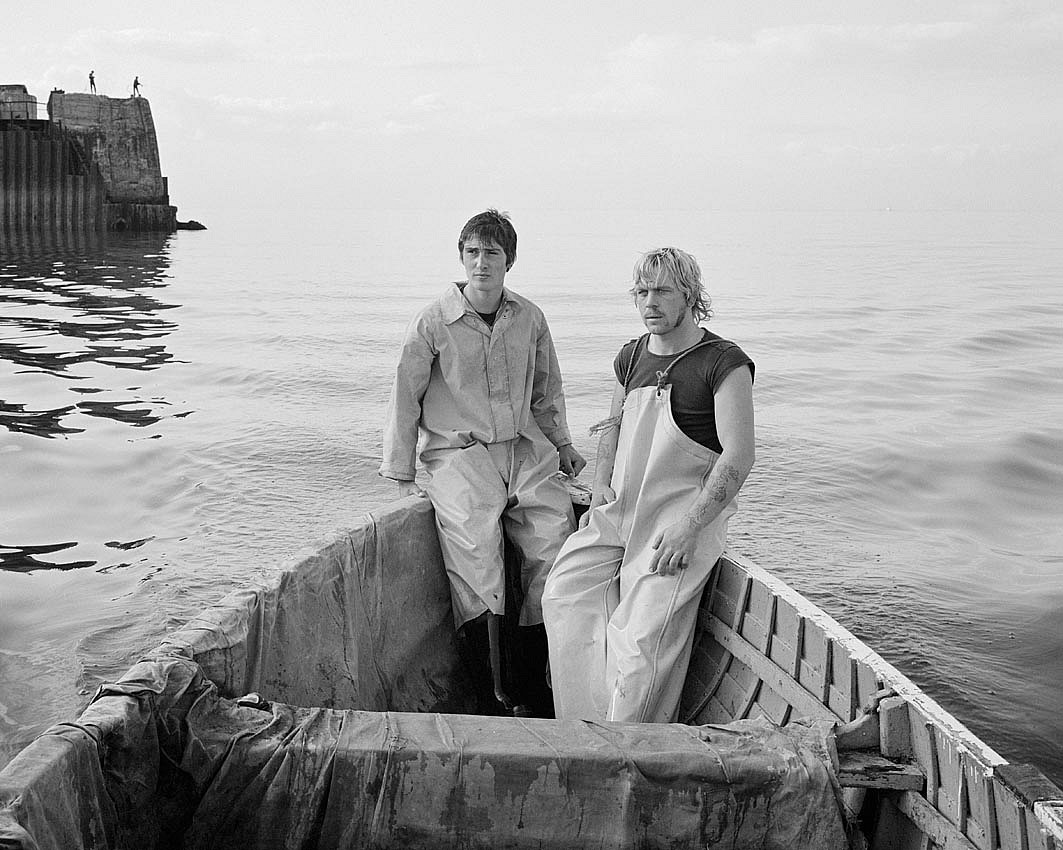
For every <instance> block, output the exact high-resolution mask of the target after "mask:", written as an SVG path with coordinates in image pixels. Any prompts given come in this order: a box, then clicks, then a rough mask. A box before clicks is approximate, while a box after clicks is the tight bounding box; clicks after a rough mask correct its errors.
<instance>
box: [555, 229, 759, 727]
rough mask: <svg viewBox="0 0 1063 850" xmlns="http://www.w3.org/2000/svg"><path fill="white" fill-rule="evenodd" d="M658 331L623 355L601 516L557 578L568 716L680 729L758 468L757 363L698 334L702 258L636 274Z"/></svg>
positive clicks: (606, 440)
mask: <svg viewBox="0 0 1063 850" xmlns="http://www.w3.org/2000/svg"><path fill="white" fill-rule="evenodd" d="M631 292H632V295H633V297H634V301H635V306H636V307H637V308H638V311H639V313H640V314H641V316H642V321H643V323H644V325H645V327H646V330H647V333H646V334H645V335H644V336H642V337H640V338H639V339H636V340H632V341H631V342H629V343H627V344H626V345H625V346H623V348H621V350H620V353H619V354H618V355H617V357H616V359H615V361H614V363H613V369H614V373H615V376H616V385H615V388H614V393H613V402H612V408H611V411H610V417H609V418H608V419H606V420H605V421H604V422H603V423H601V426H599V430H600V431H601V437H600V441H599V446H598V456H597V458H598V459H597V468H596V470H595V478H594V492H593V497H592V501H591V506H590V509H589V510H588V512H587V514H586V515H585V516H584V517H583V518H581V523H580V528H579V530H578V531H576V532H575V533H574V534H573V535H572V536H571V537H570V538H569V539H568V540H567V541H566V543H565V545H564V546H563V547H562V549H561V552H560V553H559V554H558V557H557V560H556V562H555V563H554V568H553V570H552V571H551V573H550V576H549V578H548V579H547V583H546V588H545V591H544V594H543V614H544V617H545V622H546V629H547V635H548V638H549V648H550V666H551V672H552V677H553V690H554V707H555V711H556V713H557V716H558V717H559V718H572V719H577V718H581V719H585V720H618V721H633V722H672V721H674V720H675V719H676V713H677V711H678V707H679V697H680V694H681V692H682V687H683V680H684V678H685V676H686V669H687V665H688V662H689V659H690V650H691V644H692V641H693V636H694V626H695V624H696V620H697V611H698V605H699V602H700V600H701V596H702V592H703V590H704V588H705V585H706V583H707V581H708V579H709V576H710V575H711V573H712V569H713V566H714V565H715V563H716V561H717V559H718V558H719V557H720V555H721V554H722V553H723V549H724V542H725V539H726V534H727V521H728V518H729V517H730V516H731V515H732V514H733V513H734V512H735V510H736V508H737V502H736V499H735V497H736V495H737V494H738V491H739V489H740V488H741V486H742V484H743V483H744V482H745V480H746V476H747V475H748V474H749V471H750V469H751V468H752V466H753V461H754V455H755V450H754V430H753V370H754V367H753V362H752V360H750V359H749V357H748V356H746V354H745V353H744V352H743V351H742V349H740V348H739V347H738V346H737V345H735V344H734V343H733V342H729V341H727V340H725V339H723V338H721V337H719V336H717V335H716V334H714V333H712V332H710V331H708V330H707V329H705V328H703V327H701V326H700V324H699V322H700V321H703V320H706V319H708V318H709V316H710V315H711V309H710V300H709V297H708V295H707V294H706V293H705V290H704V288H703V286H702V282H701V270H700V268H699V267H698V263H697V261H696V260H695V259H694V257H692V256H691V255H690V254H688V253H686V252H685V251H680V250H679V249H677V248H661V249H658V250H655V251H650V252H648V253H647V254H645V255H643V256H642V257H641V258H640V260H639V261H638V263H637V264H636V266H635V270H634V286H633V287H632V290H631Z"/></svg>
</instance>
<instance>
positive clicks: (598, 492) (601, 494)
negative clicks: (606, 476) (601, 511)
mask: <svg viewBox="0 0 1063 850" xmlns="http://www.w3.org/2000/svg"><path fill="white" fill-rule="evenodd" d="M613 501H616V493H614V492H613V490H612V488H611V487H599V488H596V489H595V491H594V493H592V494H591V503H590V505H588V506H587V510H585V511H584V512H583V513H582V514H581V515H580V518H579V527H580V528H583V526H585V525H586V524H587V521H588V520H589V519H590V517H591V511H593V510H594V509H595V508H598V507H601V506H602V505H604V504H605V503H606V502H613Z"/></svg>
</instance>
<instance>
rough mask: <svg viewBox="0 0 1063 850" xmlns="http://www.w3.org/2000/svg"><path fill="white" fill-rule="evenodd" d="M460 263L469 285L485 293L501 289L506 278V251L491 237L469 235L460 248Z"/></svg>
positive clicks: (492, 292)
mask: <svg viewBox="0 0 1063 850" xmlns="http://www.w3.org/2000/svg"><path fill="white" fill-rule="evenodd" d="M461 263H462V265H463V266H465V274H466V275H468V278H469V286H471V287H472V288H473V289H476V290H478V291H480V292H482V293H484V294H485V295H487V294H494V293H496V292H499V291H501V289H502V283H503V281H504V280H505V278H506V252H505V251H503V250H502V246H501V245H499V244H498V243H497V242H495V241H494V240H493V239H488V240H487V241H484V240H482V239H480V237H479V236H475V235H473V236H470V237H469V238H468V239H466V240H465V244H464V245H463V246H462V249H461Z"/></svg>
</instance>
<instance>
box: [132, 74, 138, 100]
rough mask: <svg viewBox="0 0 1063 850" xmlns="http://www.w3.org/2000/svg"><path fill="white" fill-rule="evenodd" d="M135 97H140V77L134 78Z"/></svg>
mask: <svg viewBox="0 0 1063 850" xmlns="http://www.w3.org/2000/svg"><path fill="white" fill-rule="evenodd" d="M133 97H140V77H133Z"/></svg>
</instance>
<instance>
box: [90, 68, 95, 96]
mask: <svg viewBox="0 0 1063 850" xmlns="http://www.w3.org/2000/svg"><path fill="white" fill-rule="evenodd" d="M89 91H91V92H92V93H93V94H96V72H95V71H89Z"/></svg>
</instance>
